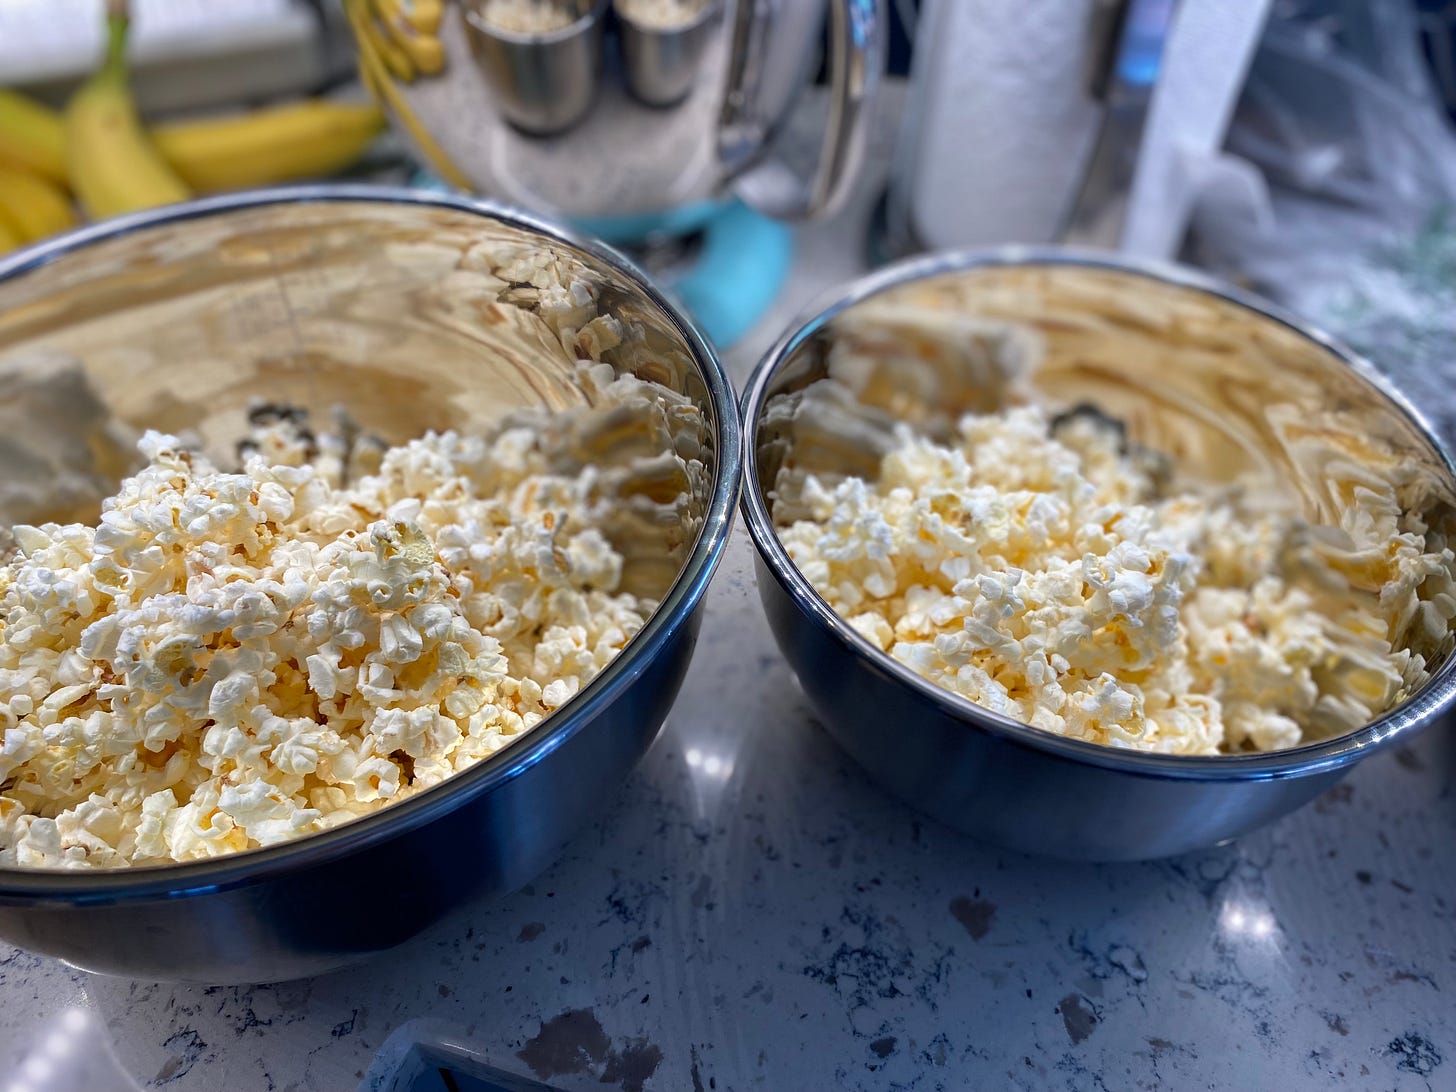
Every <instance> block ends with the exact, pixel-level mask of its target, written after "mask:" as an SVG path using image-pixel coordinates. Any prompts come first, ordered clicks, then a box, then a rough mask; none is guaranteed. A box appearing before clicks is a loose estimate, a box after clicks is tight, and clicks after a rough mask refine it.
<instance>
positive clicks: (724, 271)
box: [571, 200, 794, 349]
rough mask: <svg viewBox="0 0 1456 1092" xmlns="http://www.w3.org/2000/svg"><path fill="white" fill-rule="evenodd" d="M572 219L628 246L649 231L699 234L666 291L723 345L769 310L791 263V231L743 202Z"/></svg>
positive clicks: (579, 226)
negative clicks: (694, 251)
mask: <svg viewBox="0 0 1456 1092" xmlns="http://www.w3.org/2000/svg"><path fill="white" fill-rule="evenodd" d="M571 223H572V226H573V227H575V228H577V229H578V230H579V231H582V232H585V233H586V234H588V235H595V236H596V237H597V238H598V239H601V240H603V241H604V242H607V243H611V244H612V245H614V246H622V247H626V248H628V249H629V250H630V249H631V247H632V246H633V245H634V244H639V243H642V242H643V241H644V240H647V239H649V238H651V237H652V236H653V235H674V236H683V235H689V234H692V233H693V232H696V231H701V232H702V233H703V240H702V248H701V250H700V251H699V253H698V255H697V256H696V258H695V260H694V261H693V263H692V265H691V268H689V269H688V270H687V271H686V272H683V273H678V274H677V275H675V276H669V277H667V278H666V282H667V283H666V285H665V287H666V289H667V291H669V292H671V293H672V294H673V295H674V296H675V297H676V298H677V299H678V300H679V301H680V302H681V303H682V305H683V306H684V307H685V308H687V310H688V311H689V312H690V313H691V314H692V316H693V318H695V319H697V320H698V324H699V325H700V326H702V328H703V331H704V332H705V333H706V334H707V335H708V337H709V339H710V340H711V341H712V342H713V344H715V345H717V346H718V347H719V348H720V349H726V348H727V347H728V346H729V345H732V344H733V343H734V342H735V341H737V340H738V339H739V338H740V337H742V336H743V335H744V334H746V333H747V332H748V331H749V330H750V329H751V328H752V327H753V324H754V323H755V322H757V321H758V320H759V318H761V317H762V316H763V313H764V312H765V311H767V310H768V309H769V307H770V306H771V305H772V303H773V301H774V297H775V296H777V295H778V291H779V289H780V288H781V287H782V286H783V283H784V281H785V279H787V277H788V275H789V267H790V265H791V264H792V263H793V256H794V242H793V233H792V232H791V231H790V230H789V228H788V227H786V226H785V225H784V224H782V223H780V222H779V221H777V220H771V219H769V218H768V217H766V216H763V215H761V214H760V213H757V212H754V211H753V210H752V209H750V208H749V207H748V206H747V205H745V204H743V202H741V201H736V200H735V201H700V202H697V203H695V204H691V205H684V206H683V207H682V208H679V209H673V210H672V211H671V212H666V213H652V214H648V215H642V216H613V217H590V218H583V219H574V220H572V222H571Z"/></svg>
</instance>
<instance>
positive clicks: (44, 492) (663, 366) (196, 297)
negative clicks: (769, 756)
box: [0, 187, 739, 983]
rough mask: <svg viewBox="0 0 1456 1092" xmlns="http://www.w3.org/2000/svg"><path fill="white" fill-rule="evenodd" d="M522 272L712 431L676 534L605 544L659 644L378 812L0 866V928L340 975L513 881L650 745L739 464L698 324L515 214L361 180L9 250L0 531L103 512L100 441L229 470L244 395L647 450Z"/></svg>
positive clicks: (685, 450)
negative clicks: (139, 862) (75, 861)
mask: <svg viewBox="0 0 1456 1092" xmlns="http://www.w3.org/2000/svg"><path fill="white" fill-rule="evenodd" d="M537 258H540V259H551V260H553V261H555V262H558V263H566V264H568V265H570V266H571V267H572V268H573V269H574V270H576V273H575V274H574V275H575V276H577V277H579V283H580V284H581V285H582V286H584V287H586V288H588V289H589V291H590V293H591V294H593V295H594V297H595V299H596V301H597V306H598V308H599V310H600V311H602V312H605V313H609V314H612V315H614V316H615V317H616V318H617V319H618V320H620V321H621V322H622V323H623V324H624V327H625V329H626V331H627V334H628V338H627V340H626V341H624V343H623V344H622V345H621V346H619V347H618V348H616V349H612V350H608V351H607V352H606V353H605V354H603V355H602V359H603V360H604V361H605V362H607V363H609V364H611V365H612V367H613V368H614V369H616V370H617V371H618V373H619V374H626V373H630V374H633V375H636V376H639V377H640V378H641V379H643V380H644V381H646V382H648V383H652V384H657V385H658V387H659V388H665V389H666V390H667V391H670V392H672V393H671V395H670V399H669V400H670V401H671V402H672V403H673V404H674V405H675V406H679V407H680V409H679V410H676V411H675V412H680V413H685V414H687V415H688V416H687V417H681V418H675V420H681V421H684V422H686V421H690V420H692V421H697V422H699V424H696V425H693V426H692V427H689V428H682V429H678V430H677V431H674V432H673V434H672V438H671V439H670V440H668V439H663V438H662V437H661V436H659V438H658V439H657V440H656V441H653V442H654V443H656V444H658V445H659V446H660V447H661V448H662V453H663V454H667V453H668V451H669V449H670V448H671V449H673V453H674V454H676V455H677V456H678V457H680V458H681V459H682V460H684V462H683V463H682V464H681V465H683V466H685V467H687V468H689V470H690V471H691V473H686V472H685V475H684V481H685V482H686V483H687V484H686V485H685V486H683V487H682V488H683V492H682V493H680V494H679V501H678V504H679V506H680V508H681V510H682V511H683V512H684V517H683V520H682V521H681V522H679V521H673V525H672V526H671V527H666V526H664V527H661V528H660V529H658V530H656V531H650V532H647V533H645V535H644V534H643V533H641V530H640V528H639V529H638V531H639V533H638V535H637V536H636V537H633V538H631V539H630V541H628V540H627V539H626V538H625V537H624V538H623V539H621V540H619V541H617V542H616V543H614V544H615V545H617V546H618V548H619V552H621V553H623V555H624V559H625V564H624V570H623V583H624V588H625V590H635V591H636V592H638V593H639V594H642V595H644V596H649V597H651V598H655V599H658V600H659V602H660V606H659V607H658V608H657V610H656V611H655V612H654V613H653V615H652V616H651V618H650V619H649V620H648V623H647V625H646V627H645V628H644V629H643V630H642V631H641V632H639V633H638V634H637V635H636V636H635V637H634V638H633V639H632V641H631V642H630V643H629V644H628V646H627V647H626V649H625V650H624V651H623V652H622V653H621V655H620V656H619V657H618V658H617V659H616V660H615V661H613V662H612V663H611V664H610V665H609V666H608V667H607V668H606V669H605V670H604V671H603V672H602V673H601V674H600V675H598V676H597V677H596V678H595V679H594V680H593V681H592V682H591V683H590V684H589V685H587V686H586V687H584V688H583V689H582V690H581V692H580V693H579V694H578V695H577V696H576V697H574V698H573V699H571V701H569V702H568V703H567V704H566V705H564V706H563V707H562V708H561V709H559V710H558V711H557V712H555V713H554V714H552V715H551V716H549V717H548V718H547V719H546V720H545V721H544V722H543V723H542V724H540V725H539V726H538V727H537V728H535V729H533V730H532V731H530V732H527V733H524V734H523V735H522V736H521V737H520V738H519V739H517V740H515V741H513V742H512V743H511V744H509V745H508V746H506V747H505V748H504V749H502V750H501V751H499V752H497V753H496V754H494V755H493V756H491V757H489V758H488V759H486V760H485V761H482V762H481V763H479V764H478V765H476V766H473V767H471V768H469V769H468V770H466V771H464V772H462V773H460V774H458V775H456V776H455V777H453V778H451V779H449V780H448V781H446V782H444V783H442V784H440V785H437V786H435V787H433V788H431V789H429V790H427V791H424V792H421V793H419V794H418V795H416V796H412V797H410V798H409V799H407V800H404V801H402V802H400V803H397V804H394V805H392V806H389V807H386V808H384V809H383V810H381V811H379V812H376V813H374V814H372V815H370V816H368V817H366V818H363V819H360V820H357V821H355V822H351V823H348V824H346V825H344V826H340V827H337V828H335V829H332V830H329V831H326V832H324V833H321V834H317V835H314V836H310V837H307V838H305V839H303V840H300V841H296V842H292V843H287V844H282V845H277V846H273V847H270V848H266V849H261V850H255V851H249V852H243V853H238V854H235V855H232V856H224V857H219V858H215V859H213V860H210V861H205V862H199V863H189V864H182V865H175V866H169V867H138V868H134V869H120V870H110V871H57V870H35V869H16V868H0V937H3V938H4V940H6V941H7V942H9V943H12V944H16V945H18V946H20V947H22V948H28V949H32V950H34V951H37V952H43V953H45V954H47V955H52V956H57V957H59V958H61V959H64V960H66V961H68V962H70V963H72V964H73V965H75V966H78V967H82V968H85V969H88V970H93V971H100V972H105V973H109V974H119V975H127V976H130V977H135V978H143V979H152V980H174V981H188V982H203V983H229V982H260V981H271V980H276V979H282V978H289V977H298V976H303V975H308V974H314V973H318V972H321V971H324V970H327V969H330V968H333V967H337V966H340V965H342V964H346V963H349V962H351V961H354V960H357V959H359V958H361V957H362V956H364V955H366V954H368V953H370V952H374V951H378V950H380V949H383V948H387V947H389V946H391V945H394V944H397V943H399V942H400V941H403V940H405V939H406V938H408V937H410V936H411V935H413V934H414V933H416V932H418V931H419V930H421V929H423V928H424V927H425V926H427V925H429V924H430V923H431V922H433V921H435V920H436V919H438V918H439V917H441V916H442V915H444V914H445V913H446V912H447V911H449V910H450V909H452V908H453V907H456V906H458V905H460V904H461V903H463V902H465V901H466V900H469V899H472V898H475V897H478V896H481V895H486V894H489V893H492V892H503V891H509V890H511V889H513V888H515V887H518V886H519V885H521V884H522V883H524V882H525V881H527V880H528V879H529V878H530V877H531V876H532V875H533V874H534V873H536V872H538V871H539V870H540V869H542V868H543V867H545V865H547V864H548V863H549V862H550V861H551V860H552V858H553V857H554V856H555V854H556V853H557V851H558V849H559V847H560V846H561V845H562V844H563V843H564V842H565V841H566V840H567V839H568V838H570V837H571V836H572V835H573V833H575V832H576V831H577V830H578V829H579V828H580V827H581V826H582V825H583V824H584V823H585V822H587V821H588V820H589V819H590V818H591V817H592V816H593V815H594V814H595V813H596V812H597V810H598V809H599V808H600V806H601V805H602V803H603V801H604V800H605V799H606V798H607V797H608V796H609V795H610V794H611V793H612V792H613V791H614V790H615V789H616V787H617V786H618V785H619V784H620V783H621V782H622V780H623V778H624V777H625V775H626V773H627V771H628V770H629V769H630V768H631V767H632V765H633V764H634V763H635V762H636V761H637V759H638V757H639V756H640V755H641V754H642V753H643V751H644V750H645V749H646V748H647V746H648V744H650V743H651V742H652V740H653V738H654V737H655V736H656V735H657V731H658V728H659V727H660V726H661V724H662V720H663V717H664V716H665V715H666V713H667V710H668V708H669V706H670V705H671V704H672V701H673V697H674V695H675V694H676V692H677V688H678V684H679V682H680V681H681V679H682V676H683V673H684V671H685V670H686V669H687V665H688V660H689V657H690V656H691V653H692V648H693V643H694V639H695V634H696V632H697V627H698V618H699V611H698V607H699V604H700V602H701V600H702V597H703V592H704V590H705V588H706V587H707V583H708V579H709V577H710V576H711V574H712V572H713V570H714V568H715V566H716V565H717V563H718V561H719V559H720V558H721V556H722V553H723V549H724V546H725V544H726V542H727V537H728V531H729V526H730V524H731V521H732V511H733V505H734V503H735V502H736V499H737V494H738V472H739V461H738V460H739V433H738V418H737V415H736V412H735V406H734V403H733V398H732V393H731V387H730V385H729V383H728V381H727V379H726V378H725V376H724V374H723V371H722V369H721V368H720V366H719V364H718V362H717V360H716V359H715V357H714V355H713V352H712V350H711V349H710V348H709V347H708V346H707V344H706V343H705V342H704V340H703V338H702V337H701V336H700V335H699V334H698V332H697V331H696V330H695V329H694V327H693V326H692V324H691V323H690V322H689V321H688V320H687V319H685V318H684V317H683V316H682V315H681V314H680V313H679V312H678V311H676V310H675V309H674V308H673V307H672V306H671V305H670V304H669V303H667V302H666V301H665V300H664V299H663V298H662V297H661V296H660V295H659V294H658V293H657V292H656V291H655V290H654V289H653V288H652V287H651V286H650V285H649V284H648V283H646V282H645V281H644V280H643V279H642V277H641V275H640V274H639V273H638V272H637V271H636V270H635V269H634V268H633V267H632V266H631V265H630V264H628V263H627V262H626V261H625V260H624V259H622V258H621V257H620V256H618V255H617V254H616V253H614V252H613V251H611V250H608V249H606V248H604V247H601V246H599V245H596V244H593V243H588V242H583V241H580V240H577V239H575V238H573V237H571V236H570V235H568V234H566V233H564V232H562V231H560V230H558V229H556V228H554V227H551V226H550V225H548V224H544V223H541V222H538V221H535V220H532V219H529V218H526V217H524V216H521V215H519V214H516V213H512V212H507V211H505V210H502V209H497V208H493V207H490V206H486V205H482V204H477V203H474V202H470V201H467V200H462V199H452V198H443V197H430V196H427V195H422V194H420V193H418V192H412V191H390V190H379V189H373V188H365V187H324V188H306V189H298V190H279V191H261V192H255V193H250V194H242V195H236V196H229V197H222V198H217V199H212V200H207V201H199V202H195V203H191V204H185V205H178V206H173V207H170V208H166V209H162V210H158V211H156V212H152V213H146V214H143V215H138V216H131V217H127V218H124V219H120V220H116V221H113V222H109V223H107V224H104V225H101V226H97V227H92V228H88V229H85V230H83V231H80V232H77V233H74V234H71V235H67V236H63V237H61V238H58V239H56V240H54V241H52V242H49V243H45V244H42V245H40V246H38V247H35V248H32V249H30V250H27V251H22V252H19V253H17V254H15V255H12V256H9V257H7V258H5V259H4V260H3V261H0V389H3V390H4V392H5V398H4V406H3V411H4V429H3V431H4V436H5V439H4V443H3V445H0V465H4V467H5V468H6V473H7V488H6V490H5V491H4V492H3V494H0V509H3V511H0V520H3V523H4V525H5V526H6V527H8V526H10V525H11V524H12V523H14V522H17V521H26V522H32V521H37V520H39V519H44V518H48V517H51V518H59V519H76V518H86V509H87V507H88V505H89V507H90V508H91V512H90V518H93V519H94V518H95V507H96V505H97V503H98V502H99V499H100V497H101V496H104V495H106V492H107V491H109V484H110V482H112V481H114V479H115V477H117V476H119V475H120V474H121V473H122V472H124V470H125V467H126V458H125V453H124V451H119V452H115V453H111V452H108V451H107V450H106V447H107V445H106V443H105V442H104V441H105V440H106V437H107V436H109V435H110V434H111V432H112V430H113V427H124V428H126V429H142V428H146V427H155V428H159V429H162V430H167V431H173V432H178V431H181V430H184V429H190V430H194V431H195V432H196V433H197V434H198V435H199V436H200V438H201V441H202V442H203V443H204V444H205V445H207V448H208V449H209V450H214V449H217V448H221V449H222V450H223V452H224V453H226V452H228V451H229V450H230V445H231V444H232V443H233V441H235V440H236V439H237V437H238V436H239V435H241V433H240V429H241V428H242V427H243V421H244V417H245V410H246V407H247V405H248V403H249V401H250V400H252V399H254V398H256V397H260V396H261V397H264V398H267V399H269V400H273V401H281V402H286V403H290V404H293V405H296V406H300V407H303V408H305V409H308V410H311V411H312V412H313V415H314V419H315V420H317V419H319V418H320V415H326V414H328V413H329V412H330V411H331V408H332V407H334V406H336V405H342V406H343V407H344V408H345V409H347V410H348V412H349V413H350V415H351V416H352V417H353V418H354V419H355V421H357V423H358V424H359V426H360V427H361V428H363V429H366V430H368V431H370V432H374V433H376V434H378V435H379V436H380V437H381V438H383V439H384V440H386V441H389V442H401V441H403V440H405V439H407V438H410V437H414V436H418V435H420V434H422V433H423V432H424V431H425V430H427V429H430V428H435V429H440V428H455V429H457V430H463V431H466V432H470V431H475V430H484V429H488V428H490V427H491V426H492V424H493V423H494V422H496V421H498V420H500V419H501V418H502V416H503V415H505V414H507V413H510V412H512V411H515V410H518V409H522V408H528V407H544V408H547V409H550V410H553V411H556V415H555V416H554V417H553V418H552V423H553V426H555V425H556V423H558V422H559V423H560V432H559V434H557V438H558V439H559V440H560V441H561V456H562V457H563V458H569V459H570V460H574V463H573V465H575V463H577V462H579V463H581V464H590V465H593V466H599V467H602V468H603V469H604V470H610V469H611V467H612V466H613V465H620V466H622V467H623V468H624V469H629V468H630V465H635V464H630V463H628V462H625V461H624V460H629V459H631V458H636V457H639V456H641V455H643V454H645V453H646V452H645V451H644V448H643V441H642V440H640V439H639V438H638V437H637V435H636V433H632V432H628V433H624V432H623V429H622V425H623V423H624V422H623V420H622V418H621V417H620V415H617V416H613V417H612V419H611V423H612V427H610V428H608V427H603V422H602V420H601V412H606V411H601V412H596V413H595V414H594V411H593V407H592V406H590V405H587V404H586V401H585V392H584V391H582V390H581V389H580V388H579V385H578V384H577V382H576V380H575V376H576V374H577V373H576V370H575V366H574V363H573V360H574V358H573V357H572V356H571V355H569V354H567V353H566V351H565V347H564V345H557V346H556V348H555V349H554V350H551V349H550V345H549V338H548V339H545V340H543V337H542V331H543V330H546V329H547V327H546V326H545V325H543V321H542V320H541V319H540V317H539V315H537V314H536V313H535V312H533V311H532V310H531V308H532V306H534V305H533V304H531V302H530V301H531V299H532V298H533V297H532V294H531V293H532V291H534V286H532V285H516V286H515V287H510V286H509V285H507V287H506V288H504V289H503V288H502V285H503V284H504V283H506V282H505V281H503V280H502V279H501V278H499V277H496V276H495V273H494V272H492V270H493V269H495V268H496V267H497V266H500V261H502V260H504V261H505V263H506V264H505V266H500V268H502V269H505V268H510V267H512V265H513V263H520V262H522V261H525V262H526V263H527V265H529V264H530V262H531V261H532V260H534V259H537ZM507 297H510V300H511V301H516V302H509V305H507V302H508V301H507ZM521 308H524V310H521ZM513 316H514V317H513ZM324 419H327V418H326V417H325V418H324ZM679 447H680V448H681V450H676V449H677V448H679ZM113 454H114V455H115V456H116V457H115V458H112V455H113ZM563 469H566V468H563ZM64 483H80V486H79V487H78V488H76V489H70V490H66V491H63V490H62V489H61V486H62V484H64ZM654 483H655V485H654V488H656V489H657V490H659V491H660V490H662V489H664V488H668V487H669V486H670V483H671V479H669V478H664V477H663V476H662V475H661V474H660V473H658V474H657V475H656V477H655V478H654ZM91 485H95V486H96V490H97V493H96V495H94V496H87V495H86V494H87V489H88V488H89V487H90V486H91ZM58 507H59V508H60V509H62V510H60V511H57V510H55V509H57V508H58ZM628 515H630V513H628ZM607 533H608V534H609V536H610V535H611V534H613V533H614V532H612V531H610V530H609V531H608V532H607Z"/></svg>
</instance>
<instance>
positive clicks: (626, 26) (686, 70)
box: [614, 0, 719, 106]
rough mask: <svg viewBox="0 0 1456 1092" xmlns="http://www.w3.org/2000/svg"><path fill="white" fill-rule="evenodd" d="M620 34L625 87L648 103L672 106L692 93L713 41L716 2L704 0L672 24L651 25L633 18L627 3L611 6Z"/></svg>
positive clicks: (716, 12) (716, 11)
mask: <svg viewBox="0 0 1456 1092" xmlns="http://www.w3.org/2000/svg"><path fill="white" fill-rule="evenodd" d="M614 10H615V11H616V13H617V26H618V28H619V29H620V31H621V35H622V63H623V66H624V67H625V69H626V74H627V87H628V89H629V90H630V91H631V92H632V94H633V95H635V96H636V97H637V98H638V99H639V100H640V101H642V102H645V103H646V104H647V105H648V106H672V105H673V104H675V103H677V102H680V101H682V99H683V98H684V97H685V96H687V95H688V94H689V93H691V91H692V89H693V84H694V83H695V82H696V80H697V77H698V67H699V65H700V64H701V63H702V58H703V51H704V50H705V49H706V48H707V46H708V43H709V42H710V41H712V36H713V32H714V30H715V27H714V25H713V20H715V19H716V18H717V17H718V15H719V12H718V5H717V3H716V2H709V3H705V4H704V5H703V7H702V10H701V11H699V12H698V13H697V14H696V15H694V16H693V17H692V18H690V19H688V20H686V21H684V22H682V23H679V24H674V25H672V26H653V25H651V24H648V23H643V22H641V21H639V20H638V19H635V18H634V17H633V15H632V12H631V9H630V6H628V7H624V6H623V5H622V4H621V3H620V0H619V2H618V3H616V4H615V5H614Z"/></svg>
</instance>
